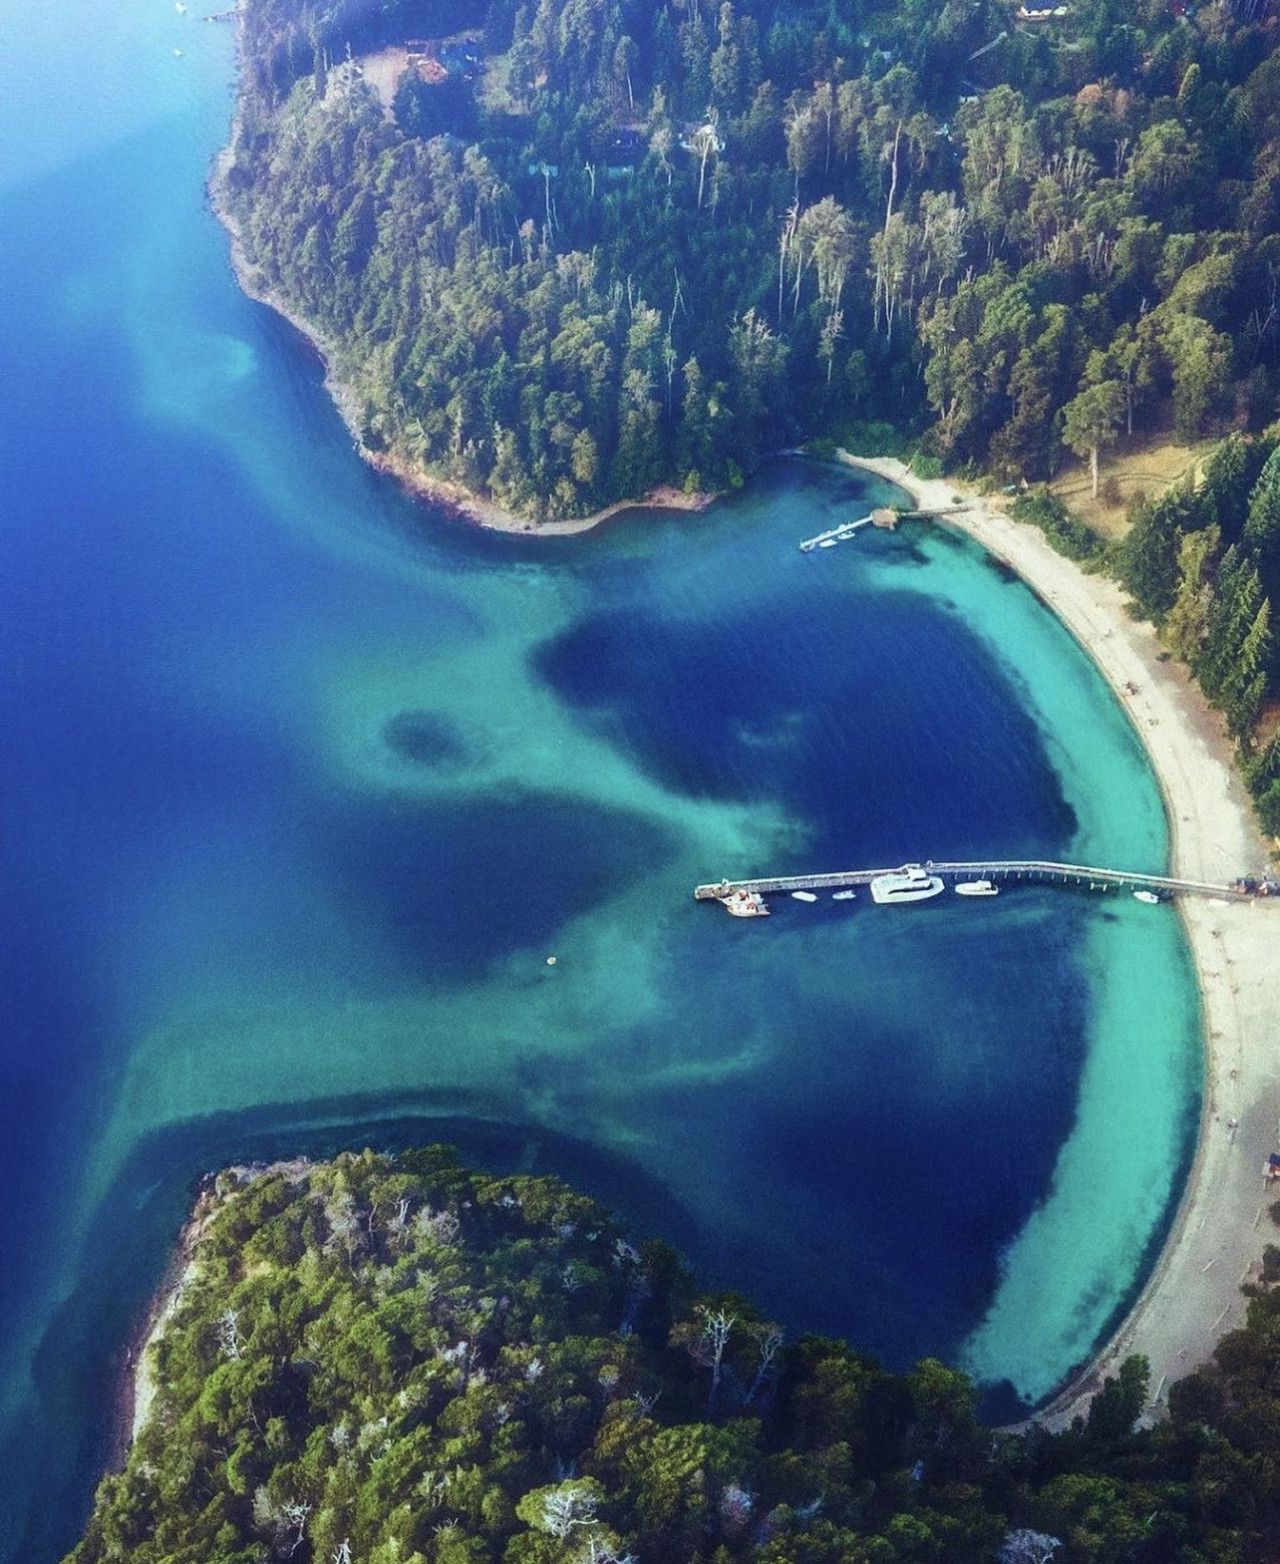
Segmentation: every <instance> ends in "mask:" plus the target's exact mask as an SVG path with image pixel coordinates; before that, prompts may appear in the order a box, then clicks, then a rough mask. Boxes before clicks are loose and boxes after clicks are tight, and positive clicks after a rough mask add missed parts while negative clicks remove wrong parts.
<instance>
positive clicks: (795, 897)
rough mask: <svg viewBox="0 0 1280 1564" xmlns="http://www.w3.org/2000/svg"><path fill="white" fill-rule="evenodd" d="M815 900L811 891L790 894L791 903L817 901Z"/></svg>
mask: <svg viewBox="0 0 1280 1564" xmlns="http://www.w3.org/2000/svg"><path fill="white" fill-rule="evenodd" d="M817 899H818V898H817V897H816V896H815V895H814V894H813V892H812V891H792V893H791V900H792V901H817Z"/></svg>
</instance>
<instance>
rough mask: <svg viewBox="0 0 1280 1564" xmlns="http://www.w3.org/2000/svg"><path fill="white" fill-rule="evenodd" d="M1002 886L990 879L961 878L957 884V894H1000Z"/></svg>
mask: <svg viewBox="0 0 1280 1564" xmlns="http://www.w3.org/2000/svg"><path fill="white" fill-rule="evenodd" d="M999 894H1000V887H999V886H998V885H993V884H992V883H991V881H990V880H961V881H960V882H959V884H957V886H956V895H957V896H999Z"/></svg>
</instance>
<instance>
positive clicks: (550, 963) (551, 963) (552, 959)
mask: <svg viewBox="0 0 1280 1564" xmlns="http://www.w3.org/2000/svg"><path fill="white" fill-rule="evenodd" d="M555 964H556V958H555V957H554V956H548V957H547V965H548V966H549V967H554V966H555Z"/></svg>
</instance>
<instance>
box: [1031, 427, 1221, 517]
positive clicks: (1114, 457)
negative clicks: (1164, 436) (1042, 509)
mask: <svg viewBox="0 0 1280 1564" xmlns="http://www.w3.org/2000/svg"><path fill="white" fill-rule="evenodd" d="M1217 443H1218V442H1217V440H1197V441H1196V442H1195V443H1194V444H1192V445H1178V444H1176V443H1175V442H1173V441H1163V442H1158V443H1157V442H1153V443H1152V444H1150V445H1139V444H1136V443H1135V444H1133V445H1131V446H1129V447H1128V448H1125V449H1121V450H1116V451H1111V452H1108V453H1106V454H1105V455H1104V456H1103V457H1102V458H1101V460H1100V461H1099V463H1098V498H1097V499H1096V500H1095V499H1094V497H1093V494H1092V492H1091V491H1092V480H1091V479H1090V477H1089V464H1088V462H1081V461H1071V462H1070V463H1069V464H1068V465H1067V466H1065V467H1064V468H1063V469H1062V471H1061V472H1060V473H1059V474H1058V476H1057V477H1056V478H1054V480H1053V481H1052V483H1050V485H1049V488H1050V490H1051V491H1052V492H1053V493H1054V494H1056V495H1057V496H1058V498H1059V499H1060V500H1061V501H1062V502H1063V504H1064V505H1066V506H1068V507H1069V508H1070V509H1071V511H1072V512H1073V513H1074V514H1075V515H1077V516H1079V517H1080V519H1081V520H1082V521H1084V522H1087V523H1088V525H1089V526H1091V527H1092V528H1093V529H1094V531H1095V532H1097V533H1099V534H1100V536H1102V537H1104V538H1106V539H1107V540H1108V542H1114V541H1115V540H1116V539H1117V538H1122V537H1123V536H1124V534H1125V532H1126V531H1127V526H1126V523H1125V509H1126V507H1127V506H1128V504H1129V502H1130V501H1131V500H1132V499H1133V498H1134V496H1135V495H1138V494H1145V495H1146V496H1147V498H1148V499H1155V498H1156V496H1157V495H1160V494H1163V493H1164V491H1165V490H1166V489H1167V488H1168V487H1169V485H1170V484H1171V483H1174V482H1176V481H1177V480H1178V479H1179V478H1181V477H1182V476H1183V475H1184V474H1186V473H1189V472H1191V471H1192V470H1193V469H1194V468H1195V466H1196V465H1197V464H1198V463H1199V462H1200V461H1201V460H1202V459H1203V458H1204V457H1205V456H1207V455H1208V453H1209V452H1210V451H1211V450H1212V449H1213V448H1214V446H1215V445H1216V444H1217Z"/></svg>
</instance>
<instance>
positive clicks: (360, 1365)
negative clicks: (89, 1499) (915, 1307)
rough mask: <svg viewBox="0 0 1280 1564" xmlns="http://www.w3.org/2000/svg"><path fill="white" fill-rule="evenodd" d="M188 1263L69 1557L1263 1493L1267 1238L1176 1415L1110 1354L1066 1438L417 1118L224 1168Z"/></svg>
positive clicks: (798, 1553) (717, 1553) (661, 1563)
mask: <svg viewBox="0 0 1280 1564" xmlns="http://www.w3.org/2000/svg"><path fill="white" fill-rule="evenodd" d="M177 1269H178V1270H179V1272H180V1275H179V1276H178V1279H177V1280H176V1282H175V1284H174V1285H173V1287H172V1289H171V1290H170V1291H169V1292H168V1293H167V1295H166V1296H164V1297H163V1298H162V1299H160V1300H158V1302H157V1306H156V1309H155V1311H154V1313H153V1323H152V1327H151V1331H150V1336H149V1339H148V1341H147V1344H146V1346H145V1347H144V1349H143V1351H142V1355H141V1361H140V1363H139V1366H138V1370H137V1400H136V1406H135V1413H134V1428H135V1433H134V1437H133V1442H132V1447H131V1449H130V1451H129V1454H128V1458H127V1461H126V1463H125V1466H124V1470H123V1471H122V1472H120V1473H118V1474H112V1475H110V1476H108V1477H106V1478H105V1479H104V1480H103V1482H102V1484H101V1486H100V1488H99V1490H98V1495H97V1501H96V1504H95V1507H94V1511H93V1514H92V1516H91V1518H90V1520H89V1523H88V1526H87V1528H86V1531H85V1534H84V1537H83V1539H82V1540H81V1542H80V1543H79V1545H78V1546H77V1547H76V1548H75V1549H74V1551H73V1552H72V1553H71V1554H70V1555H68V1564H106V1561H109V1560H118V1561H121V1564H124V1561H128V1564H173V1561H175V1560H185V1559H190V1560H193V1561H195V1560H200V1561H202V1564H207V1561H211V1560H226V1561H229V1564H230V1561H243V1564H249V1561H258V1564H266V1561H270V1560H288V1559H292V1560H296V1561H299V1564H310V1561H333V1564H356V1561H360V1560H369V1561H372V1564H488V1561H493V1564H499V1561H501V1564H623V1561H631V1564H671V1561H672V1560H682V1561H685V1560H687V1561H695V1560H707V1561H709V1564H732V1561H735V1560H741V1561H746V1560H756V1561H760V1564H890V1561H899V1560H900V1561H904V1564H905V1561H908V1560H946V1561H947V1564H968V1561H973V1564H979V1561H982V1564H989V1561H990V1560H992V1559H999V1560H1001V1561H1002V1564H1048V1561H1049V1560H1050V1559H1055V1558H1056V1559H1058V1560H1059V1561H1082V1564H1083V1561H1094V1560H1096V1561H1099V1564H1101V1561H1104V1560H1118V1559H1122V1558H1124V1559H1132V1560H1153V1561H1154V1560H1157V1559H1159V1560H1165V1559H1167V1560H1173V1559H1179V1560H1186V1561H1191V1560H1197V1559H1206V1560H1207V1559H1228V1558H1230V1559H1249V1558H1263V1557H1265V1556H1267V1555H1266V1540H1267V1539H1268V1538H1269V1537H1270V1536H1272V1535H1274V1531H1275V1528H1276V1526H1277V1525H1280V1510H1278V1509H1277V1503H1276V1498H1275V1494H1274V1492H1273V1485H1272V1483H1271V1481H1270V1477H1269V1475H1268V1474H1269V1472H1270V1464H1271V1459H1272V1455H1273V1451H1272V1450H1271V1449H1270V1437H1271V1436H1270V1426H1271V1421H1272V1419H1273V1418H1274V1417H1275V1416H1276V1415H1277V1411H1278V1410H1280V1402H1278V1401H1277V1391H1276V1388H1275V1386H1274V1384H1273V1376H1272V1375H1271V1373H1270V1365H1271V1359H1272V1356H1273V1353H1274V1345H1273V1343H1274V1336H1275V1332H1276V1329H1277V1321H1280V1287H1277V1285H1276V1282H1277V1279H1278V1278H1280V1250H1276V1249H1275V1248H1270V1249H1269V1250H1268V1258H1267V1265H1266V1270H1265V1272H1264V1276H1263V1279H1262V1280H1261V1282H1260V1283H1259V1284H1258V1285H1256V1286H1254V1287H1252V1288H1251V1289H1250V1292H1251V1302H1250V1310H1249V1322H1248V1325H1247V1327H1246V1328H1245V1329H1242V1330H1239V1331H1235V1332H1233V1333H1232V1334H1231V1335H1230V1336H1228V1337H1227V1338H1226V1340H1224V1341H1223V1343H1222V1344H1221V1345H1220V1347H1219V1348H1218V1350H1217V1353H1216V1356H1215V1361H1214V1363H1213V1364H1211V1365H1209V1366H1206V1367H1205V1368H1203V1369H1201V1370H1199V1371H1197V1373H1195V1374H1194V1375H1192V1376H1191V1377H1190V1378H1188V1379H1185V1380H1183V1381H1182V1382H1180V1383H1179V1384H1177V1385H1175V1386H1174V1388H1173V1392H1172V1394H1171V1396H1170V1417H1169V1419H1168V1420H1167V1421H1165V1422H1163V1423H1161V1424H1160V1425H1158V1426H1157V1427H1155V1428H1154V1429H1149V1430H1141V1429H1139V1430H1135V1427H1134V1425H1135V1423H1136V1421H1137V1419H1138V1416H1139V1413H1140V1411H1141V1408H1142V1405H1143V1401H1144V1396H1145V1391H1146V1380H1147V1371H1146V1365H1145V1363H1144V1361H1143V1360H1142V1359H1140V1358H1131V1359H1129V1360H1127V1361H1126V1362H1125V1363H1123V1364H1122V1365H1121V1366H1120V1369H1119V1371H1118V1373H1117V1375H1116V1376H1115V1377H1114V1378H1113V1379H1111V1380H1109V1381H1108V1382H1107V1383H1106V1384H1105V1386H1103V1388H1102V1389H1101V1390H1100V1392H1099V1393H1098V1395H1097V1396H1096V1397H1095V1399H1094V1401H1093V1404H1092V1407H1091V1408H1090V1411H1089V1415H1088V1418H1087V1420H1086V1419H1077V1420H1076V1422H1075V1423H1074V1425H1073V1426H1072V1427H1071V1428H1070V1429H1068V1430H1067V1431H1066V1432H1064V1433H1062V1434H1059V1435H1056V1436H1053V1435H1048V1434H1045V1433H1044V1431H1043V1430H1040V1429H1036V1430H1032V1431H1030V1432H1028V1433H1024V1434H1014V1433H1008V1434H999V1435H994V1436H993V1434H992V1432H991V1431H990V1430H989V1429H985V1428H983V1427H982V1426H981V1424H980V1423H979V1422H978V1421H977V1419H976V1417H975V1394H974V1391H973V1389H972V1387H971V1386H970V1385H969V1384H968V1383H967V1382H966V1380H965V1379H964V1377H963V1376H962V1375H960V1374H958V1373H956V1372H954V1371H953V1370H951V1369H948V1368H946V1367H944V1366H943V1365H942V1364H941V1363H939V1362H937V1361H935V1360H931V1359H927V1360H925V1361H923V1362H921V1363H919V1364H918V1365H916V1367H915V1368H914V1369H912V1370H911V1371H910V1372H909V1373H906V1374H902V1375H895V1374H890V1373H887V1372H886V1371H885V1370H883V1369H882V1368H881V1367H880V1366H879V1365H878V1364H877V1363H876V1362H875V1361H874V1360H873V1359H870V1358H868V1357H866V1356H864V1355H862V1354H860V1353H859V1352H858V1351H856V1349H855V1348H853V1347H851V1346H848V1345H846V1344H845V1343H842V1342H836V1341H830V1340H825V1339H821V1338H817V1337H804V1338H801V1339H799V1340H790V1339H788V1337H787V1334H786V1331H785V1329H784V1328H783V1326H782V1325H780V1324H779V1323H777V1322H774V1321H771V1320H768V1319H764V1318H762V1317H761V1316H760V1315H759V1314H758V1313H757V1312H756V1311H754V1310H753V1309H752V1307H751V1305H750V1303H749V1302H748V1301H747V1300H745V1299H743V1298H741V1297H737V1296H731V1295H725V1294H708V1293H704V1292H700V1291H699V1290H698V1289H697V1288H696V1286H695V1284H694V1282H693V1280H692V1278H691V1277H690V1276H689V1274H688V1273H687V1272H686V1270H685V1269H684V1267H683V1266H682V1265H681V1263H680V1261H679V1259H678V1257H677V1256H676V1255H675V1254H674V1253H673V1252H672V1251H671V1250H670V1249H668V1248H667V1247H666V1246H664V1245H662V1244H660V1243H654V1242H641V1241H636V1240H633V1239H632V1237H631V1236H630V1235H629V1234H628V1233H627V1232H626V1231H625V1229H624V1228H623V1227H622V1226H621V1225H620V1224H619V1223H618V1222H617V1221H616V1220H615V1219H614V1218H613V1217H612V1216H611V1215H610V1214H609V1212H608V1211H606V1210H604V1209H603V1208H602V1207H600V1206H599V1205H597V1204H596V1203H595V1202H593V1201H591V1200H589V1199H586V1198H584V1197H583V1196H581V1195H579V1194H576V1193H575V1192H574V1191H573V1190H571V1189H570V1188H568V1187H567V1186H565V1185H564V1184H562V1183H560V1182H558V1181H557V1180H555V1179H549V1178H532V1177H520V1176H517V1177H508V1178H501V1177H493V1176H490V1175H487V1174H484V1173H480V1172H475V1171H471V1170H468V1169H466V1168H464V1167H463V1166H462V1165H461V1164H460V1163H459V1161H458V1160H457V1158H456V1156H455V1155H454V1154H453V1153H452V1152H451V1151H450V1150H449V1149H448V1148H443V1147H438V1146H437V1147H428V1148H424V1149H422V1150H415V1151H409V1152H403V1153H400V1154H398V1155H394V1156H389V1155H377V1154H374V1153H373V1152H370V1151H365V1152H363V1153H360V1154H356V1153H347V1154H343V1155H341V1156H339V1157H337V1158H336V1159H335V1160H334V1161H332V1162H328V1163H311V1162H308V1161H305V1160H295V1161H292V1162H287V1163H279V1164H274V1165H269V1166H254V1167H240V1168H231V1169H228V1170H226V1171H224V1172H222V1173H220V1174H218V1175H217V1176H216V1178H211V1179H210V1180H208V1181H206V1184H205V1186H204V1188H203V1191H202V1193H201V1195H200V1197H199V1200H198V1202H197V1204H196V1208H195V1211H194V1213H193V1215H192V1218H191V1221H190V1224H189V1226H188V1228H187V1230H186V1232H185V1234H184V1237H183V1241H182V1246H181V1250H180V1254H179V1257H178V1261H177Z"/></svg>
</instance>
